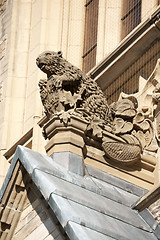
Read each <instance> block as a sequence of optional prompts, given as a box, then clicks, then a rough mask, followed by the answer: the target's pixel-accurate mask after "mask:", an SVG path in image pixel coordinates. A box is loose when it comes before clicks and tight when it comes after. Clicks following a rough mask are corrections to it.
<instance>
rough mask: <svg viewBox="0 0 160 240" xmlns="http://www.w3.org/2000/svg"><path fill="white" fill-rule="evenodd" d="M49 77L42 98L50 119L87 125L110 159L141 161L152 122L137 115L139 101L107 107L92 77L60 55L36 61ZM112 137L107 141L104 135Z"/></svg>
mask: <svg viewBox="0 0 160 240" xmlns="http://www.w3.org/2000/svg"><path fill="white" fill-rule="evenodd" d="M36 63H37V66H38V67H39V68H40V69H41V70H42V71H43V72H44V73H46V74H47V79H44V80H40V82H39V87H40V96H41V100H42V103H43V106H44V109H45V113H46V115H47V116H48V118H51V117H53V116H55V115H57V116H58V117H59V118H60V119H61V121H63V122H64V124H65V125H67V123H68V121H69V118H70V116H71V115H76V116H79V117H80V118H82V119H84V120H85V121H87V122H88V127H87V129H86V132H90V133H91V134H92V136H94V137H97V138H99V141H102V148H103V150H104V152H105V154H106V156H108V157H109V158H110V159H113V160H114V161H118V162H122V163H125V164H129V163H133V162H135V161H137V160H138V159H140V154H141V152H142V150H143V149H144V148H146V147H148V146H149V145H150V143H151V141H152V138H153V128H152V124H151V122H150V121H149V120H148V119H146V117H145V116H144V114H142V113H141V112H138V111H137V108H138V102H137V100H136V98H135V97H134V96H133V97H128V99H121V100H119V101H117V102H115V103H113V104H111V106H108V104H107V101H106V98H105V96H104V94H103V92H102V90H101V89H100V87H99V86H98V85H97V83H96V82H95V81H94V80H93V79H91V78H90V77H89V76H87V75H86V74H84V73H83V72H82V71H81V70H80V69H78V68H77V67H74V66H73V65H72V64H70V63H69V62H68V61H66V60H65V59H64V58H63V57H62V53H61V52H60V51H59V52H57V53H56V52H51V51H48V52H44V53H42V54H40V55H39V56H38V58H37V60H36ZM104 130H105V131H108V132H109V133H110V137H109V138H106V137H104V134H103V131H104Z"/></svg>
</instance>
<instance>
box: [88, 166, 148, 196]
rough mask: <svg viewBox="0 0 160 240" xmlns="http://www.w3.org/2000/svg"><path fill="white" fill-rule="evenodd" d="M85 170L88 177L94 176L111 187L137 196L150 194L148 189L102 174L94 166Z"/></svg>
mask: <svg viewBox="0 0 160 240" xmlns="http://www.w3.org/2000/svg"><path fill="white" fill-rule="evenodd" d="M85 169H86V175H89V176H92V177H94V179H97V180H98V181H102V182H103V183H108V184H109V185H112V186H115V187H118V188H119V189H123V190H125V191H126V192H129V193H131V194H134V195H136V196H139V197H142V196H143V195H144V194H146V193H147V192H148V190H146V189H143V188H141V187H139V186H136V185H134V184H131V183H129V182H127V181H125V180H123V179H120V178H117V177H115V176H112V175H110V174H106V173H105V172H102V171H101V170H98V169H96V168H93V167H92V166H89V165H87V166H86V167H85Z"/></svg>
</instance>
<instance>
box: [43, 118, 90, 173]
mask: <svg viewBox="0 0 160 240" xmlns="http://www.w3.org/2000/svg"><path fill="white" fill-rule="evenodd" d="M86 128H87V122H85V121H82V120H81V119H79V118H77V117H75V116H72V117H71V118H70V119H69V120H68V122H67V124H65V123H64V122H63V121H62V120H61V119H60V118H58V117H53V118H52V119H51V120H49V121H48V122H47V123H46V124H45V125H44V127H43V131H44V135H45V136H46V138H47V139H48V140H49V141H48V144H47V145H46V147H45V149H46V152H47V155H48V156H50V157H52V158H53V160H54V161H56V162H57V163H59V164H60V165H62V166H63V167H65V168H66V169H67V170H69V171H71V172H74V173H77V174H80V175H84V166H83V165H84V164H83V160H84V146H85V142H84V137H85V131H86Z"/></svg>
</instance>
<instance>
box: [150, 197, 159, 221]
mask: <svg viewBox="0 0 160 240" xmlns="http://www.w3.org/2000/svg"><path fill="white" fill-rule="evenodd" d="M149 210H150V212H151V213H152V214H153V216H154V218H155V219H156V220H157V221H158V222H159V223H160V199H158V200H157V201H156V202H154V203H153V204H152V205H151V206H150V207H149Z"/></svg>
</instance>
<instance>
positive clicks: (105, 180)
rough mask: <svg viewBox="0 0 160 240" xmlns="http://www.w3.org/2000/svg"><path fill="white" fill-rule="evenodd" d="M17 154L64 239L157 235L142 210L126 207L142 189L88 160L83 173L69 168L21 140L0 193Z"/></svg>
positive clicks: (148, 239)
mask: <svg viewBox="0 0 160 240" xmlns="http://www.w3.org/2000/svg"><path fill="white" fill-rule="evenodd" d="M53 155H54V154H53ZM18 160H19V161H20V162H21V163H22V165H23V166H24V168H25V169H26V171H27V172H28V174H29V175H30V176H31V178H32V180H33V182H34V183H35V184H36V186H37V187H38V189H39V191H40V192H41V194H42V195H43V197H44V198H45V200H46V201H47V202H48V204H49V206H50V207H51V209H52V210H53V212H54V214H55V215H56V217H57V218H58V220H59V222H60V223H61V225H62V226H63V228H64V230H65V231H66V233H67V234H68V236H69V238H70V239H76V240H77V239H80V240H83V239H84V240H89V239H91V240H94V239H95V240H97V239H101V240H106V239H118V240H120V239H123V240H125V239H129V240H132V239H133V240H135V239H136V240H138V239H139V240H155V239H160V226H159V225H158V224H157V222H156V221H155V220H154V218H153V217H152V216H151V214H150V213H149V212H148V210H147V209H145V210H144V211H143V212H142V213H141V214H139V213H138V211H137V210H134V209H133V208H132V206H133V205H134V204H135V202H136V201H138V200H139V198H140V197H141V196H143V195H144V194H145V193H146V190H144V189H142V188H140V187H137V186H135V185H133V184H131V183H128V182H126V181H123V180H121V179H119V178H116V177H114V176H111V175H109V174H107V173H104V172H102V171H99V170H97V169H94V168H92V167H90V166H85V170H86V171H85V172H86V174H85V176H81V175H79V174H75V173H73V172H69V171H67V170H66V169H65V168H63V167H62V166H61V165H59V164H58V163H56V162H55V161H54V156H53V158H51V157H47V156H44V155H42V154H40V153H37V152H34V151H32V150H30V149H28V148H25V147H22V146H19V147H18V148H17V150H16V153H15V156H14V158H13V161H12V163H11V166H10V169H9V171H8V174H7V177H6V180H5V182H4V185H3V187H2V189H1V192H0V198H2V196H3V194H4V192H5V189H6V187H7V184H8V183H9V180H10V178H11V176H12V171H13V169H14V166H15V164H16V162H17V161H18ZM62 161H63V159H62ZM147 222H148V223H147Z"/></svg>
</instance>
